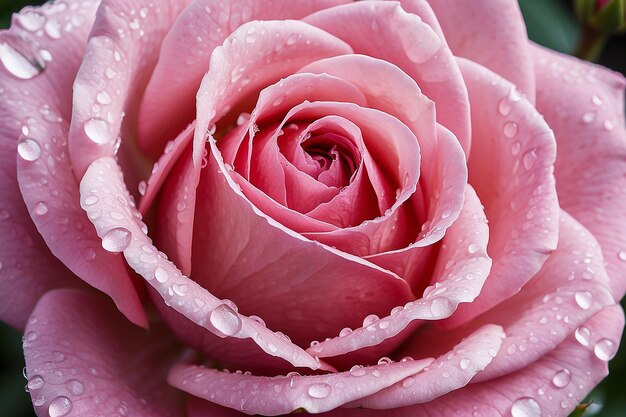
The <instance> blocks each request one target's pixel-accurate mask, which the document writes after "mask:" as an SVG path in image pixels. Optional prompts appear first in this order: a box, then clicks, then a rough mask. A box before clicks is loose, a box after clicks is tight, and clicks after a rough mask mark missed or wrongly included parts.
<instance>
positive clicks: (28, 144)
mask: <svg viewBox="0 0 626 417" xmlns="http://www.w3.org/2000/svg"><path fill="white" fill-rule="evenodd" d="M17 153H18V154H19V155H20V156H21V157H22V159H24V160H25V161H36V160H37V159H39V157H40V156H41V146H40V145H39V142H37V141H36V140H35V139H31V138H23V139H20V140H19V141H18V142H17Z"/></svg>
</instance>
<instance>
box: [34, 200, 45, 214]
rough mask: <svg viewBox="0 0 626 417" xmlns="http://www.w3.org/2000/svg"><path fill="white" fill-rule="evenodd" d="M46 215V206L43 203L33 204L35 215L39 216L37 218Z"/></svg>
mask: <svg viewBox="0 0 626 417" xmlns="http://www.w3.org/2000/svg"><path fill="white" fill-rule="evenodd" d="M47 213H48V205H47V204H46V203H45V202H43V201H40V202H39V203H37V204H35V214H37V215H39V216H43V215H44V214H47Z"/></svg>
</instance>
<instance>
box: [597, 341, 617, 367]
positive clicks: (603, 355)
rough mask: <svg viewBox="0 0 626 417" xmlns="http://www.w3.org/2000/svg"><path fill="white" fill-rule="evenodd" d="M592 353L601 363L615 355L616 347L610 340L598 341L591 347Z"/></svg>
mask: <svg viewBox="0 0 626 417" xmlns="http://www.w3.org/2000/svg"><path fill="white" fill-rule="evenodd" d="M593 353H594V354H595V355H596V357H597V358H598V359H600V360H601V361H605V362H607V361H610V360H611V359H613V358H614V357H615V354H616V353H617V345H616V344H615V343H614V342H613V341H612V340H611V339H600V340H598V341H597V342H596V344H595V345H594V347H593Z"/></svg>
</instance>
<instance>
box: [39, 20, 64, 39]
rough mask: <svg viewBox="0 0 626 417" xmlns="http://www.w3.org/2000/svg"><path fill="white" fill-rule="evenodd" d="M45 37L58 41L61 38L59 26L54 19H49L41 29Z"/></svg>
mask: <svg viewBox="0 0 626 417" xmlns="http://www.w3.org/2000/svg"><path fill="white" fill-rule="evenodd" d="M43 30H44V32H46V35H48V36H50V37H51V38H52V39H60V38H61V24H60V23H59V21H58V20H56V19H50V20H48V21H47V22H46V24H45V25H44V27H43Z"/></svg>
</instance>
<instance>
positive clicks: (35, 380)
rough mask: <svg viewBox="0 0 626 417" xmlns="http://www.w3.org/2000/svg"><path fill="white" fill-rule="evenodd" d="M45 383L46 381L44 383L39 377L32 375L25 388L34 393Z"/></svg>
mask: <svg viewBox="0 0 626 417" xmlns="http://www.w3.org/2000/svg"><path fill="white" fill-rule="evenodd" d="M45 382H46V381H44V379H43V377H42V376H41V375H33V377H32V378H30V379H29V380H28V383H27V384H26V386H27V387H28V389H29V390H31V391H34V390H38V389H39V388H41V387H43V386H44V384H45Z"/></svg>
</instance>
